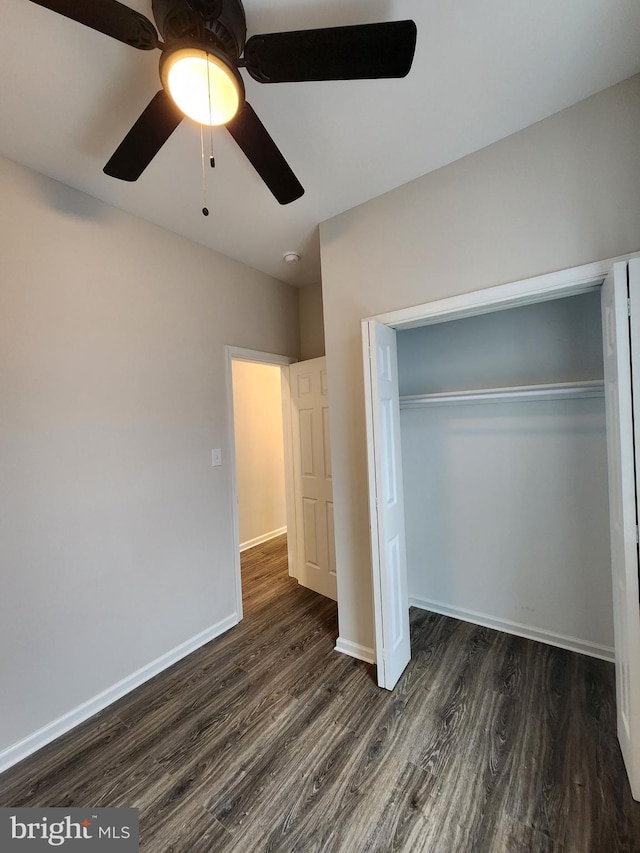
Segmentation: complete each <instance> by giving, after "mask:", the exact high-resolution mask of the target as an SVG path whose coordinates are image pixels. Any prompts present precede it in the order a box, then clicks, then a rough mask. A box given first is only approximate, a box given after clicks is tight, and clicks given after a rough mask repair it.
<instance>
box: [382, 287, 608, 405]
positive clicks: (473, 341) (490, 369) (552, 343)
mask: <svg viewBox="0 0 640 853" xmlns="http://www.w3.org/2000/svg"><path fill="white" fill-rule="evenodd" d="M397 341H398V379H399V382H400V394H402V395H404V394H431V393H436V392H440V391H464V390H466V389H467V388H469V389H474V388H476V389H477V388H508V387H509V386H511V385H536V384H543V383H549V382H573V381H579V380H583V381H584V380H588V379H602V377H603V366H602V328H601V319H600V293H599V292H594V293H585V294H582V295H580V296H571V297H568V298H565V299H555V300H553V301H552V302H539V303H538V304H537V305H527V306H525V307H521V308H511V309H509V310H508V311H495V312H492V313H490V314H482V315H480V316H479V317H466V318H464V319H462V320H454V321H452V322H446V323H436V324H434V325H429V326H421V327H420V328H417V329H406V330H404V331H400V332H398V337H397Z"/></svg>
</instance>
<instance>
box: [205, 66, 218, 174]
mask: <svg viewBox="0 0 640 853" xmlns="http://www.w3.org/2000/svg"><path fill="white" fill-rule="evenodd" d="M208 60H209V54H208V53H207V94H208V97H209V144H210V150H211V154H210V156H209V165H210V166H211V168H212V169H215V167H216V158H215V157H214V156H213V117H212V115H211V70H210V68H209V62H208Z"/></svg>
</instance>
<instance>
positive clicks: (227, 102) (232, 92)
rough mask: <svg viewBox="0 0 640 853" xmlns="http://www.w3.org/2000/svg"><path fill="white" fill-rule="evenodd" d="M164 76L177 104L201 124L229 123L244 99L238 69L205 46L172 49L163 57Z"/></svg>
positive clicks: (163, 79)
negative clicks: (203, 47)
mask: <svg viewBox="0 0 640 853" xmlns="http://www.w3.org/2000/svg"><path fill="white" fill-rule="evenodd" d="M161 77H162V84H163V86H164V87H165V89H166V90H167V92H168V93H169V95H170V96H171V98H172V99H173V101H174V102H175V104H176V106H177V107H178V108H179V109H180V110H181V111H182V112H183V113H184V114H185V115H186V116H187V117H188V118H190V119H193V121H196V122H198V124H204V125H223V124H226V123H227V122H229V121H231V119H232V118H233V117H234V116H235V115H236V113H237V112H238V110H239V109H240V106H241V104H242V101H243V99H244V92H243V87H242V83H241V81H240V79H239V75H238V73H237V71H236V70H235V69H234V68H233V67H232V66H230V65H229V64H227V62H225V61H224V60H223V59H222V58H220V57H218V56H217V55H216V54H214V53H211V52H210V51H208V50H204V49H202V48H194V47H183V48H179V49H178V50H174V51H172V52H171V53H170V54H169V55H168V56H167V57H166V58H165V59H164V60H163V63H162V69H161Z"/></svg>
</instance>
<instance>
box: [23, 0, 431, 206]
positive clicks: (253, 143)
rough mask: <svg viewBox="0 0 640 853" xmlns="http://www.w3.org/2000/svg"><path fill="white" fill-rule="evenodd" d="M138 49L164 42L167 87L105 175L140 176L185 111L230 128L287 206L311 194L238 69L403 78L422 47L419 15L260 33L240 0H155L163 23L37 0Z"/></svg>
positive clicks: (286, 78) (113, 6)
mask: <svg viewBox="0 0 640 853" xmlns="http://www.w3.org/2000/svg"><path fill="white" fill-rule="evenodd" d="M31 2H33V3H36V4H38V5H39V6H44V7H45V8H47V9H51V10H52V11H54V12H58V13H59V14H61V15H65V16H66V17H67V18H71V19H72V20H74V21H78V22H79V23H81V24H84V25H85V26H87V27H91V28H92V29H94V30H98V32H101V33H104V34H105V35H107V36H111V37H112V38H115V39H118V40H119V41H121V42H124V43H125V44H129V45H131V46H132V47H136V48H139V49H140V50H152V49H153V48H158V49H160V50H161V51H162V54H161V56H160V79H161V82H162V89H160V91H159V92H157V93H156V95H154V97H153V98H152V99H151V102H150V103H149V105H148V106H147V107H146V109H145V110H144V111H143V113H142V115H141V116H140V117H139V118H138V120H137V121H136V123H135V124H134V125H133V127H132V128H131V130H130V131H129V133H128V134H127V135H126V137H125V138H124V140H123V141H122V142H121V144H120V146H119V147H118V148H117V150H116V151H115V153H114V154H113V156H112V157H111V159H110V160H109V162H108V163H107V165H106V166H105V167H104V172H105V173H106V174H107V175H110V176H111V177H114V178H120V179H121V180H124V181H135V180H137V179H138V178H139V177H140V175H141V174H142V172H143V171H144V170H145V168H146V167H147V166H148V165H149V163H150V162H151V160H153V158H154V157H155V155H156V154H157V153H158V151H159V150H160V148H161V147H162V146H163V145H164V143H165V142H166V141H167V139H168V138H169V136H170V135H171V134H172V133H173V131H174V130H175V129H176V127H177V126H178V125H179V124H180V122H181V121H182V119H183V118H184V117H185V116H188V117H189V118H192V119H193V120H194V121H197V122H198V123H200V124H201V125H225V126H226V128H227V130H228V131H229V133H230V134H231V136H232V137H233V138H234V140H235V141H236V143H237V144H238V145H239V147H240V148H241V149H242V151H243V152H244V154H245V155H246V157H247V159H248V160H249V162H250V163H251V164H252V166H253V167H254V168H255V170H256V171H257V172H258V174H259V175H260V177H261V178H262V180H263V181H264V182H265V184H266V185H267V187H268V188H269V189H270V190H271V192H272V193H273V195H274V196H275V197H276V199H277V200H278V201H279V202H280V204H289V203H290V202H292V201H295V200H296V199H297V198H300V196H301V195H303V193H304V189H303V188H302V185H301V184H300V182H299V181H298V179H297V178H296V176H295V175H294V173H293V171H292V170H291V168H290V166H289V165H288V163H287V161H286V160H285V159H284V157H283V156H282V154H281V153H280V150H279V149H278V147H277V146H276V144H275V142H274V141H273V139H272V138H271V136H270V135H269V133H268V132H267V130H266V128H265V127H264V125H263V124H262V122H261V121H260V119H259V118H258V116H257V115H256V113H255V112H254V111H253V109H252V108H251V106H250V104H249V103H248V102H247V101H246V100H245V90H244V83H243V80H242V77H241V76H240V72H239V69H240V68H245V69H246V70H247V71H248V73H249V74H250V75H251V77H253V79H254V80H257V81H258V82H259V83H290V82H303V81H311V80H364V79H374V78H391V77H404V76H406V75H407V74H408V73H409V70H410V68H411V65H412V62H413V55H414V52H415V46H416V37H417V31H416V25H415V23H414V22H413V21H392V22H386V23H378V24H361V25H356V26H346V27H328V28H324V29H315V30H299V31H294V32H284V33H268V34H266V35H254V36H252V37H251V38H250V39H249V40H248V41H246V32H247V27H246V18H245V12H244V8H243V6H242V2H241V0H152V9H153V16H154V18H155V21H156V25H157V28H158V30H159V31H160V33H161V34H162V39H163V41H161V40H160V38H159V36H158V32H157V31H156V28H155V27H154V25H153V24H152V23H151V21H149V20H148V18H146V17H145V16H144V15H141V14H140V13H139V12H136V11H135V10H133V9H130V8H129V7H128V6H125V5H124V4H122V3H119V2H118V0H31Z"/></svg>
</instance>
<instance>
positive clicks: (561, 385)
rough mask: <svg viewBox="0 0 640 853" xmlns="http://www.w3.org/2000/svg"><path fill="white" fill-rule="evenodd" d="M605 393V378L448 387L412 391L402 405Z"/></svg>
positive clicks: (572, 397) (565, 397) (578, 397)
mask: <svg viewBox="0 0 640 853" xmlns="http://www.w3.org/2000/svg"><path fill="white" fill-rule="evenodd" d="M589 397H604V382H602V381H601V380H599V379H595V380H588V381H585V382H558V383H549V384H548V385H520V386H517V387H512V388H479V389H478V390H477V391H476V390H474V391H447V392H444V393H441V394H411V395H407V396H404V397H400V408H401V409H417V408H423V407H425V406H450V405H453V404H456V403H464V404H469V403H473V404H476V403H513V402H528V401H531V402H537V401H541V400H583V399H587V398H589Z"/></svg>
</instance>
